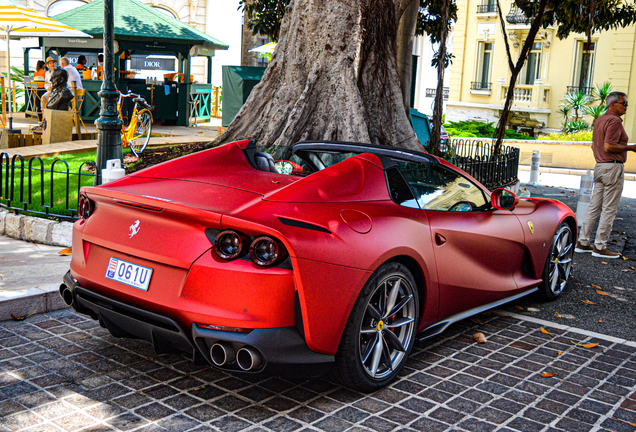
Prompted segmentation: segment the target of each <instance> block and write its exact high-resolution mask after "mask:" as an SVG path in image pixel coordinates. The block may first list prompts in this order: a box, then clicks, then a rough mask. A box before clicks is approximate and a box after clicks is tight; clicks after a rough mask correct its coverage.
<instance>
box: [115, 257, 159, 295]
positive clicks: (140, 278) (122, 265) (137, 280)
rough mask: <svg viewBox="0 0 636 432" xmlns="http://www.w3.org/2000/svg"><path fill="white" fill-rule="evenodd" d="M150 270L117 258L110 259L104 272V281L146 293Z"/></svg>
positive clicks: (150, 274)
mask: <svg viewBox="0 0 636 432" xmlns="http://www.w3.org/2000/svg"><path fill="white" fill-rule="evenodd" d="M150 276H152V269H151V268H149V267H143V266H140V265H137V264H133V263H129V262H127V261H124V260H120V259H118V258H111V259H110V261H109V262H108V270H106V279H111V280H114V281H117V282H120V283H123V284H126V285H129V286H131V287H135V288H138V289H140V290H144V291H148V285H149V284H150Z"/></svg>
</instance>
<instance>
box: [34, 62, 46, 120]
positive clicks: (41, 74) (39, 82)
mask: <svg viewBox="0 0 636 432" xmlns="http://www.w3.org/2000/svg"><path fill="white" fill-rule="evenodd" d="M35 69H36V70H35V72H34V73H33V81H34V82H35V83H36V86H37V89H36V92H37V94H38V96H39V97H36V98H35V110H36V112H37V113H38V120H39V121H42V105H41V103H40V98H41V97H42V95H44V93H46V89H45V88H44V84H45V82H44V81H45V75H46V69H44V62H43V61H42V60H38V62H37V64H36V66H35Z"/></svg>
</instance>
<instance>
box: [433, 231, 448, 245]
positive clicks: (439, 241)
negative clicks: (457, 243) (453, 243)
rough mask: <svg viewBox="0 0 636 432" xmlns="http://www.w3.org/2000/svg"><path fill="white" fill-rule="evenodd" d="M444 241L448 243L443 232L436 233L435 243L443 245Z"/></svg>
mask: <svg viewBox="0 0 636 432" xmlns="http://www.w3.org/2000/svg"><path fill="white" fill-rule="evenodd" d="M444 243H446V238H445V237H444V236H443V235H441V234H435V244H436V245H437V246H442V245H443V244H444Z"/></svg>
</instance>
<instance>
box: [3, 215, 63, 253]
mask: <svg viewBox="0 0 636 432" xmlns="http://www.w3.org/2000/svg"><path fill="white" fill-rule="evenodd" d="M0 234H4V235H6V236H7V237H12V238H15V239H18V240H26V241H30V242H34V243H43V244H48V245H53V246H64V247H71V245H72V243H73V224H72V223H70V222H56V221H53V220H49V219H42V218H36V217H32V216H25V215H21V214H15V213H12V212H9V211H7V210H4V209H0Z"/></svg>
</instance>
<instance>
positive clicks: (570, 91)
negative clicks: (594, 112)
mask: <svg viewBox="0 0 636 432" xmlns="http://www.w3.org/2000/svg"><path fill="white" fill-rule="evenodd" d="M592 90H594V87H578V86H568V87H567V93H568V94H573V93H576V92H579V91H580V92H581V93H583V94H584V95H587V96H592Z"/></svg>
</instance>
